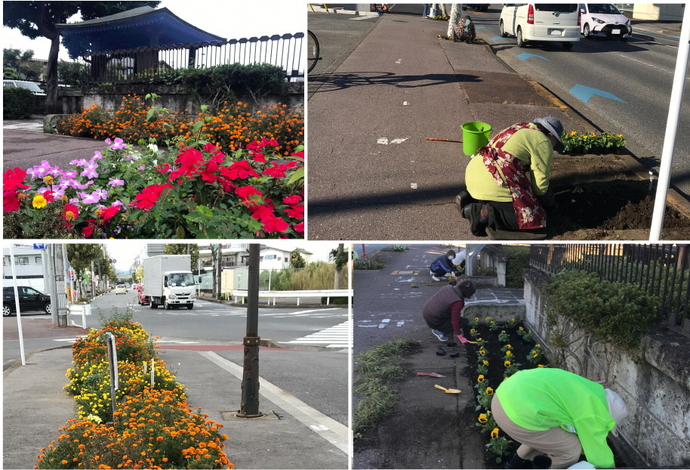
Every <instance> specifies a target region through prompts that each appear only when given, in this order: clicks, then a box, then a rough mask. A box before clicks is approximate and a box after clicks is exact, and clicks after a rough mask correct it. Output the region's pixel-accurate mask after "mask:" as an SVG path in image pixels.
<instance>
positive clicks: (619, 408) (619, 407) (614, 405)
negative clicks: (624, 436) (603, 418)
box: [604, 388, 628, 436]
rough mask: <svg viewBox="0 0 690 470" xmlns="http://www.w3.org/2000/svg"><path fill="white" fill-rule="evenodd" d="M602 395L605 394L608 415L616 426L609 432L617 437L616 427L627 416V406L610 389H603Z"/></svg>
mask: <svg viewBox="0 0 690 470" xmlns="http://www.w3.org/2000/svg"><path fill="white" fill-rule="evenodd" d="M604 393H606V402H607V404H608V407H609V413H610V414H611V417H612V418H613V420H614V421H615V422H616V426H614V428H613V429H612V430H611V432H612V433H613V435H614V436H618V429H617V428H618V426H619V425H620V423H621V422H622V421H623V420H624V419H625V418H626V416H628V406H627V405H626V404H625V401H623V399H622V398H621V396H620V395H618V394H617V393H616V392H614V391H613V390H611V389H610V388H605V389H604Z"/></svg>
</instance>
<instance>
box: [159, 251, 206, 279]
mask: <svg viewBox="0 0 690 470" xmlns="http://www.w3.org/2000/svg"><path fill="white" fill-rule="evenodd" d="M163 253H165V254H166V255H190V256H191V257H192V271H194V270H195V269H196V268H197V266H198V265H199V245H195V244H187V243H166V244H165V248H163ZM197 274H201V273H197Z"/></svg>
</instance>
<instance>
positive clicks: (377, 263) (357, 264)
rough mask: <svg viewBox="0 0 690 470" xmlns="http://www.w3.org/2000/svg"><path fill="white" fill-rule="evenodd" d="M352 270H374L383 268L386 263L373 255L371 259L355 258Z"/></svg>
mask: <svg viewBox="0 0 690 470" xmlns="http://www.w3.org/2000/svg"><path fill="white" fill-rule="evenodd" d="M353 265H354V269H361V270H376V269H381V268H383V267H384V266H385V265H386V263H384V262H383V261H381V259H380V258H379V257H378V256H377V255H374V256H372V257H371V258H366V257H365V258H355V259H354V261H353Z"/></svg>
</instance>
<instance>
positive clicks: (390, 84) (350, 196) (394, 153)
mask: <svg viewBox="0 0 690 470" xmlns="http://www.w3.org/2000/svg"><path fill="white" fill-rule="evenodd" d="M446 30H447V22H444V21H431V20H428V19H425V18H422V17H421V16H417V15H409V14H405V15H396V14H395V13H390V14H384V15H383V16H382V17H381V18H380V19H379V20H378V22H377V24H376V26H375V27H374V29H373V30H372V31H371V32H370V33H369V34H368V35H367V36H366V37H365V38H364V40H363V41H362V42H361V43H360V45H359V46H358V47H357V48H356V49H355V51H354V52H353V53H352V54H350V56H349V57H348V58H347V59H346V60H345V61H344V62H343V63H342V64H341V65H340V67H339V68H338V69H337V70H336V71H335V72H334V73H333V74H332V75H331V77H330V79H329V80H328V81H327V82H326V83H324V84H323V85H322V86H321V87H320V88H319V90H318V92H317V93H315V94H314V95H313V96H312V97H311V99H310V100H309V135H310V140H309V145H310V147H309V165H310V168H309V175H310V178H309V237H310V238H312V239H353V240H360V239H361V240H386V239H398V240H445V239H449V238H453V239H467V240H469V239H473V238H475V237H473V236H472V235H471V234H470V231H469V225H468V224H450V223H447V224H446V223H442V222H441V221H445V220H448V219H449V217H451V216H452V217H456V216H457V214H456V213H455V209H454V208H453V206H452V201H453V200H454V197H455V195H456V194H457V192H458V189H459V187H460V186H462V185H463V184H464V167H465V166H466V164H467V159H468V158H469V157H467V156H465V155H464V154H463V152H462V145H458V144H455V143H448V142H432V141H427V140H426V138H427V137H436V138H447V139H461V138H462V132H461V129H460V125H461V123H463V122H468V121H482V122H487V123H491V125H492V127H493V128H494V129H498V130H500V129H503V128H505V127H507V126H509V125H511V124H514V123H515V122H521V121H527V120H532V119H534V118H537V117H540V116H554V117H556V118H558V119H560V120H561V122H562V123H563V125H564V127H565V128H566V129H569V130H578V131H593V130H594V128H593V127H592V126H591V125H589V124H588V123H587V122H585V121H584V120H582V119H581V118H580V117H579V115H577V114H576V113H574V112H573V111H572V110H570V109H569V108H567V107H566V106H565V105H563V104H562V103H560V102H559V101H558V100H557V99H555V98H554V97H553V96H552V95H551V94H550V93H548V92H547V91H546V90H545V89H544V88H542V87H541V86H539V85H537V84H535V83H533V82H530V81H527V80H525V79H523V78H522V77H520V76H519V75H517V74H516V73H514V72H513V71H512V70H510V69H509V68H508V67H506V66H505V65H504V64H503V63H502V62H501V61H500V60H498V59H497V58H496V56H495V55H494V54H493V53H492V52H491V50H490V48H489V47H488V46H485V45H482V44H464V43H459V42H452V41H445V40H439V39H437V35H445V34H446ZM336 123H337V124H336ZM338 129H341V130H342V132H338V131H337V130H338ZM345 130H346V131H345ZM345 174H346V175H348V178H342V175H345ZM355 183H356V184H355ZM373 221H376V223H374V222H373ZM451 226H452V228H451Z"/></svg>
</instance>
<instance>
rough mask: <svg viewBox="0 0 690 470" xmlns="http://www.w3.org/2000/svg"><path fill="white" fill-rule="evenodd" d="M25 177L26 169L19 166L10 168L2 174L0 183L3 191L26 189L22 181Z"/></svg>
mask: <svg viewBox="0 0 690 470" xmlns="http://www.w3.org/2000/svg"><path fill="white" fill-rule="evenodd" d="M25 179H26V171H24V170H22V169H21V168H10V169H9V170H7V171H6V172H5V173H3V175H2V184H3V186H4V187H5V189H4V191H14V190H15V189H19V188H23V189H27V188H29V187H30V186H27V185H25V184H23V183H24V180H25Z"/></svg>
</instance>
